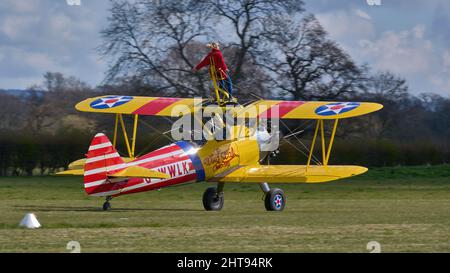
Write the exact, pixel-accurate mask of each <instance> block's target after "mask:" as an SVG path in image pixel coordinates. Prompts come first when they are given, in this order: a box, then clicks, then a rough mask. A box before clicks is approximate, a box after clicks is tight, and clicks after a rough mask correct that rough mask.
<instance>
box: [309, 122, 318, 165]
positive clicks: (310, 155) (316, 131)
mask: <svg viewBox="0 0 450 273" xmlns="http://www.w3.org/2000/svg"><path fill="white" fill-rule="evenodd" d="M319 126H320V120H317V125H316V130H315V131H314V137H313V141H312V143H311V149H310V151H309V156H308V162H307V163H306V171H308V167H309V165H310V164H311V159H312V156H313V152H314V147H315V146H316V139H317V133H318V132H319Z"/></svg>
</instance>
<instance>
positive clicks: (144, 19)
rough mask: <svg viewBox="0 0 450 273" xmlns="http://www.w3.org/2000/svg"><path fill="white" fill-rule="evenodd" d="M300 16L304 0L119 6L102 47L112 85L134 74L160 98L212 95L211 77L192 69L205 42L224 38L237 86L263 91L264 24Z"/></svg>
mask: <svg viewBox="0 0 450 273" xmlns="http://www.w3.org/2000/svg"><path fill="white" fill-rule="evenodd" d="M301 11H303V1H301V0H288V1H281V0H277V1H267V0H234V1H217V0H203V1H193V0H191V1H183V2H180V1H174V0H168V1H161V2H160V3H159V4H158V5H155V4H154V1H150V0H145V1H144V0H143V1H138V2H136V3H129V2H128V1H123V0H117V1H114V2H113V4H112V9H111V14H112V16H111V17H110V18H109V23H110V24H109V26H108V27H107V28H106V29H104V30H103V31H102V37H103V44H102V45H101V47H100V50H101V53H102V54H103V55H104V56H107V57H110V58H111V65H110V68H109V71H108V75H107V80H108V81H111V80H112V79H114V78H117V77H121V78H123V79H124V78H126V77H129V76H130V75H132V77H138V78H142V79H144V81H145V82H146V83H147V84H149V85H151V86H155V87H157V89H156V90H155V91H156V92H157V93H159V92H160V91H163V92H165V94H168V95H171V94H175V93H176V94H177V95H180V96H192V95H206V94H209V93H210V91H209V89H210V82H209V79H208V77H207V76H206V73H195V74H194V73H192V68H193V67H194V65H195V64H196V62H197V61H200V60H201V58H202V57H203V56H204V54H205V53H206V52H205V51H204V48H205V47H204V43H202V42H200V41H206V40H213V39H217V38H220V40H221V44H222V45H223V51H224V55H226V58H227V62H228V64H229V66H230V67H231V68H232V73H231V74H232V79H233V82H234V83H235V84H236V86H238V88H239V89H240V90H249V89H257V91H259V92H261V91H262V90H261V83H262V82H264V80H265V78H264V77H265V75H264V73H263V71H262V70H261V69H259V70H258V68H257V67H255V62H254V58H255V54H256V52H257V46H258V43H259V41H260V40H261V39H264V37H265V36H264V35H263V34H264V32H265V31H266V28H265V27H264V25H265V24H267V22H268V18H269V17H271V16H274V15H277V14H280V15H281V14H294V13H298V12H301ZM224 26H225V27H224ZM226 26H231V27H232V31H231V32H230V31H227V32H226V31H225V30H224V29H226ZM224 32H225V33H226V34H227V36H229V37H230V39H228V41H227V42H222V41H225V40H226V37H224V35H223V33H224ZM219 33H220V34H219ZM234 34H235V36H233V35H234ZM255 77H258V78H256V79H255Z"/></svg>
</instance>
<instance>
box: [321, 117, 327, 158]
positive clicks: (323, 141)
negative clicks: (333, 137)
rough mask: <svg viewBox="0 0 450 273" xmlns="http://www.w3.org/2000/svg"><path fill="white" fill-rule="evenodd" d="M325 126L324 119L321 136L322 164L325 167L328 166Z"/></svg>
mask: <svg viewBox="0 0 450 273" xmlns="http://www.w3.org/2000/svg"><path fill="white" fill-rule="evenodd" d="M323 127H324V125H323V119H321V120H320V135H321V137H322V162H323V165H324V166H327V164H325V159H326V155H325V150H326V147H325V131H324V128H323Z"/></svg>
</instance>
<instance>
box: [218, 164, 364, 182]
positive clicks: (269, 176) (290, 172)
mask: <svg viewBox="0 0 450 273" xmlns="http://www.w3.org/2000/svg"><path fill="white" fill-rule="evenodd" d="M365 172H367V168H365V167H360V166H317V165H313V166H308V167H306V166H305V165H259V164H255V165H249V166H241V167H239V168H237V169H236V170H234V171H233V172H231V173H226V174H223V175H220V176H216V177H214V178H213V179H210V181H217V182H239V183H263V182H268V183H323V182H329V181H333V180H337V179H342V178H348V177H352V176H355V175H359V174H363V173H365Z"/></svg>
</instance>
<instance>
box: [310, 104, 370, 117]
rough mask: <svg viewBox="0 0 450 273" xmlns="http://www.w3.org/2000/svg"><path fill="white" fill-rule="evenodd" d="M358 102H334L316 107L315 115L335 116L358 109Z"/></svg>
mask: <svg viewBox="0 0 450 273" xmlns="http://www.w3.org/2000/svg"><path fill="white" fill-rule="evenodd" d="M360 105H361V104H360V103H359V102H335V103H329V104H326V105H322V106H320V107H317V109H316V111H315V113H316V114H317V115H319V116H335V115H339V114H343V113H347V112H350V111H352V110H355V109H356V108H358V107H359V106H360Z"/></svg>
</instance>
